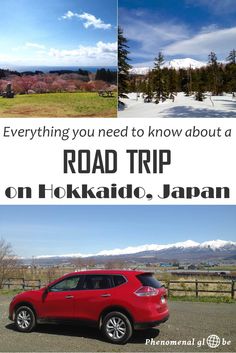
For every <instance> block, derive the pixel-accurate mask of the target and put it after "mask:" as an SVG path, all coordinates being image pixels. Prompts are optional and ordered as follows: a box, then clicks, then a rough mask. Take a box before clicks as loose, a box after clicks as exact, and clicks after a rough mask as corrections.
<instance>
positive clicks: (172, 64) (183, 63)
mask: <svg viewBox="0 0 236 353" xmlns="http://www.w3.org/2000/svg"><path fill="white" fill-rule="evenodd" d="M206 65H207V63H205V62H203V61H198V60H195V59H191V58H184V59H173V60H170V61H166V62H165V63H164V64H163V65H162V68H169V69H171V68H173V69H176V70H178V69H189V68H192V69H198V68H201V67H203V66H206ZM151 70H152V67H147V66H144V67H133V68H131V69H130V71H129V72H130V74H132V75H147V73H148V72H149V71H151Z"/></svg>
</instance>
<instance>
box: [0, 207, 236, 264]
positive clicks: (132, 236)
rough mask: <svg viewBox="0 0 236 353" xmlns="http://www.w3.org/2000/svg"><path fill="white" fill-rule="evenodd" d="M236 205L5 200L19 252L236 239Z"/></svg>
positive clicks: (3, 211) (2, 225)
mask: <svg viewBox="0 0 236 353" xmlns="http://www.w3.org/2000/svg"><path fill="white" fill-rule="evenodd" d="M235 209H236V206H0V238H1V237H2V238H4V239H5V240H7V241H8V242H11V244H12V246H13V248H14V250H15V252H16V253H17V254H18V255H19V256H28V257H31V256H37V255H62V254H74V253H82V254H91V253H93V254H94V253H97V252H99V251H102V250H113V249H117V248H121V249H123V248H126V247H128V246H139V245H144V244H168V243H176V242H182V241H186V240H189V239H191V240H194V241H196V242H203V241H207V240H216V239H222V240H231V241H236V238H235V229H236V218H235Z"/></svg>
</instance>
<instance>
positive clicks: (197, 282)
mask: <svg viewBox="0 0 236 353" xmlns="http://www.w3.org/2000/svg"><path fill="white" fill-rule="evenodd" d="M195 281H196V297H197V298H198V280H197V279H196V280H195Z"/></svg>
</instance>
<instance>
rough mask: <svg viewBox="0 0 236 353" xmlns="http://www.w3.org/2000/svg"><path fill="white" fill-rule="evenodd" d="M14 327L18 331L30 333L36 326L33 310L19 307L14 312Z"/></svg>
mask: <svg viewBox="0 0 236 353" xmlns="http://www.w3.org/2000/svg"><path fill="white" fill-rule="evenodd" d="M15 325H16V328H17V330H18V331H21V332H31V331H32V330H33V329H34V327H35V325H36V318H35V314H34V312H33V310H32V309H31V308H29V307H28V306H21V307H20V308H18V309H17V310H16V315H15Z"/></svg>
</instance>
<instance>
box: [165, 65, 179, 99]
mask: <svg viewBox="0 0 236 353" xmlns="http://www.w3.org/2000/svg"><path fill="white" fill-rule="evenodd" d="M167 77H168V91H169V94H170V96H169V98H170V99H172V101H174V100H175V96H176V92H177V90H178V77H177V71H176V70H175V69H172V68H171V69H169V70H168V71H167Z"/></svg>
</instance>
